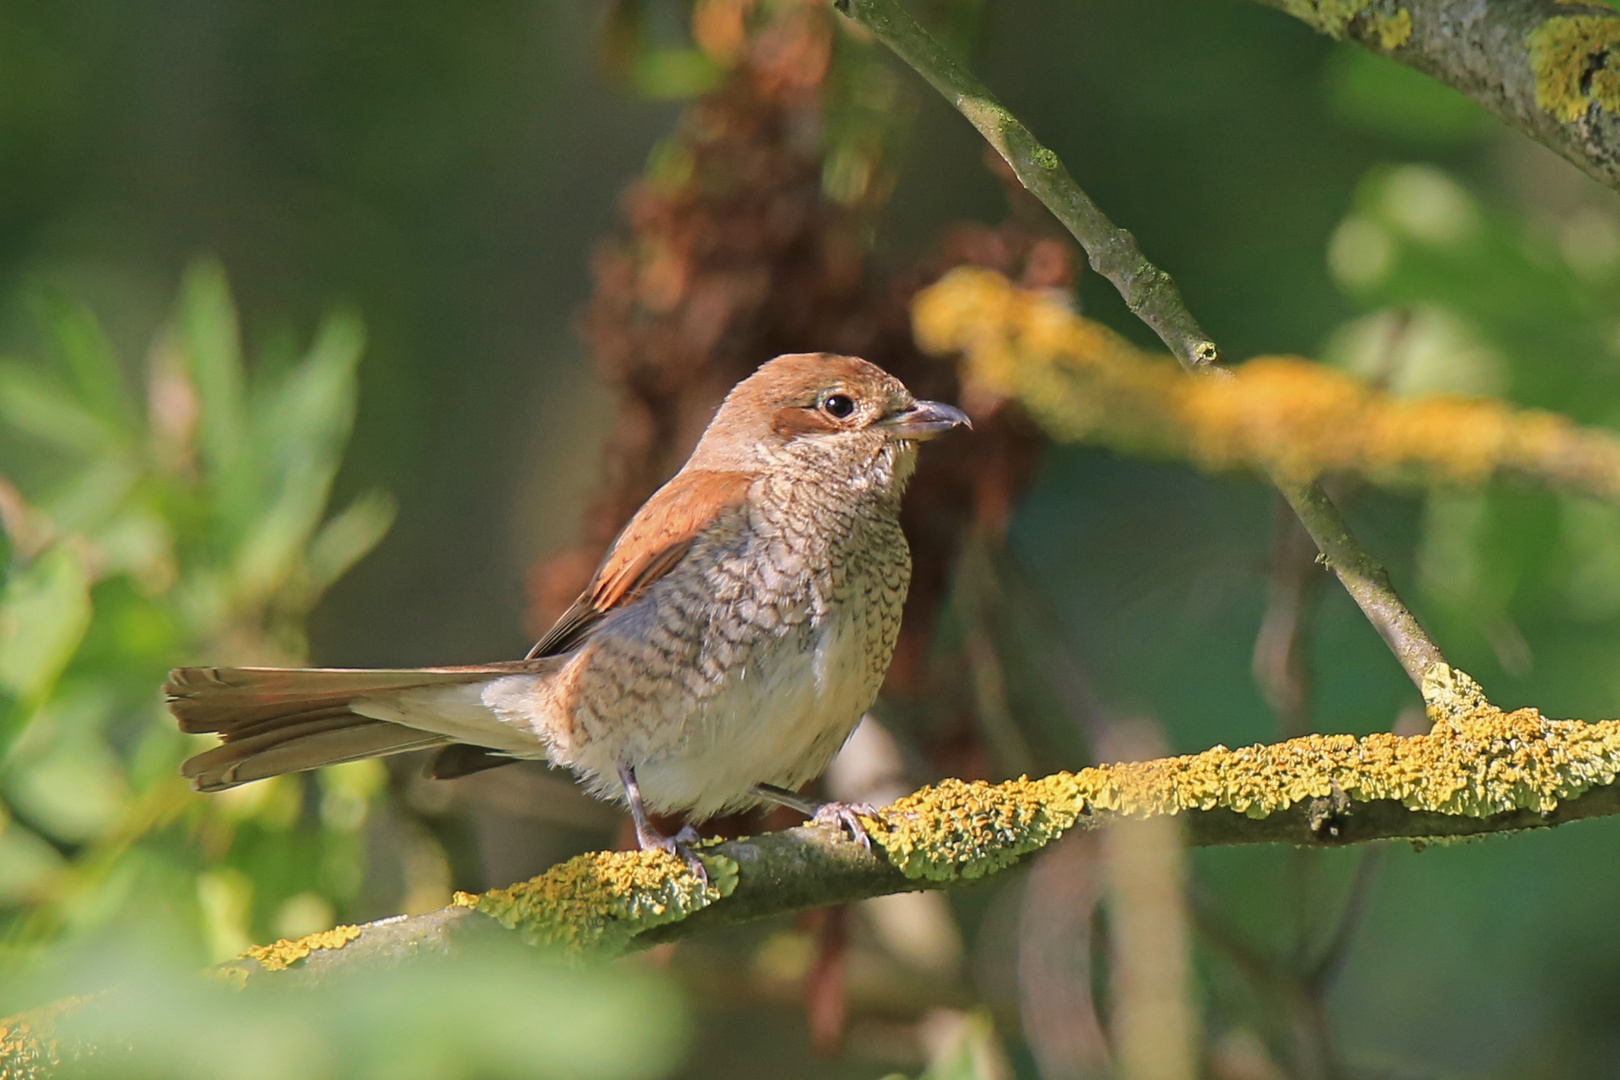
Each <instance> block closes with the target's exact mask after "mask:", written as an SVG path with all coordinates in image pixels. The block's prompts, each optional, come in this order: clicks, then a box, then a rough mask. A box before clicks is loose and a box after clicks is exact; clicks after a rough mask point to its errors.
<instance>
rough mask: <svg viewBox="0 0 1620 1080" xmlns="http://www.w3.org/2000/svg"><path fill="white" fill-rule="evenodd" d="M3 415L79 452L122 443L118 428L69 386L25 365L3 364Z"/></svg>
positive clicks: (27, 431)
mask: <svg viewBox="0 0 1620 1080" xmlns="http://www.w3.org/2000/svg"><path fill="white" fill-rule="evenodd" d="M0 417H3V418H4V419H5V421H6V423H8V424H10V425H11V426H12V427H14V428H16V429H17V430H18V431H20V432H23V433H24V434H27V435H32V436H33V437H34V438H36V439H39V440H40V441H41V442H46V443H50V444H51V445H53V446H57V447H60V448H61V449H63V450H70V451H73V452H75V453H79V454H104V453H107V452H109V451H110V450H112V449H114V448H117V447H118V446H119V445H120V443H121V436H120V432H119V431H118V429H117V428H116V427H114V426H113V425H112V424H110V423H108V422H107V421H106V420H105V419H104V418H102V417H100V416H98V415H97V414H96V413H95V412H93V411H91V410H90V409H88V408H86V407H85V406H84V404H83V403H81V402H79V401H76V400H75V399H74V397H73V394H72V392H71V391H69V390H68V388H67V387H65V386H63V385H62V384H61V383H60V382H58V381H57V380H56V379H53V378H52V377H51V376H49V375H47V374H45V373H44V372H42V371H40V370H38V369H37V368H34V367H31V366H26V365H23V364H17V363H0Z"/></svg>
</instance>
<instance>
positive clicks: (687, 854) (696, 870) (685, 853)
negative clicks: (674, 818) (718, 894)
mask: <svg viewBox="0 0 1620 1080" xmlns="http://www.w3.org/2000/svg"><path fill="white" fill-rule="evenodd" d="M636 839H637V840H639V841H640V843H641V850H643V851H662V852H664V853H666V854H669V855H674V856H676V857H678V858H680V859H683V860H685V862H686V868H687V869H688V870H690V871H691V872H692V876H693V877H695V878H697V879H698V881H700V882H702V884H703V887H704V888H705V889H707V888H708V887H709V868H708V867H706V866H704V865H703V860H702V859H700V858H699V857H698V854H697V850H696V848H697V845H698V844H699V843H700V842H701V841H702V839H703V837H702V836H701V835H700V834H699V833H698V831H697V830H696V829H694V828H692V826H690V825H683V826H681V831H680V832H678V833H676V834H675V835H674V836H663V835H661V834H659V833H657V832H653V831H652V830H650V829H649V830H648V831H647V832H646V833H644V834H641V835H639V836H637V837H636Z"/></svg>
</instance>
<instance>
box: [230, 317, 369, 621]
mask: <svg viewBox="0 0 1620 1080" xmlns="http://www.w3.org/2000/svg"><path fill="white" fill-rule="evenodd" d="M364 340H365V339H364V335H363V333H362V332H361V330H360V325H359V322H358V321H357V320H355V319H354V318H352V317H349V316H341V315H340V316H334V317H332V318H330V319H328V320H327V321H326V323H325V324H324V325H323V326H322V328H321V332H320V333H319V334H318V335H317V336H316V339H315V343H314V345H313V346H312V347H311V348H310V351H309V354H308V355H307V356H306V357H305V358H304V360H303V361H302V362H301V363H299V365H298V366H297V367H296V368H294V369H293V370H292V371H291V372H289V373H288V374H287V375H286V377H285V378H284V379H283V380H282V381H281V382H280V383H279V384H278V385H277V386H276V387H275V388H274V390H273V392H272V393H271V394H270V395H269V396H268V400H266V401H264V402H262V403H261V404H260V405H259V407H258V409H257V410H256V411H257V412H258V414H259V416H258V422H259V437H258V439H257V448H256V452H257V454H258V456H259V457H260V459H261V461H262V462H263V469H264V473H265V477H264V479H265V483H266V486H267V491H266V493H265V494H266V501H265V503H264V504H263V505H262V506H261V507H260V508H258V509H259V514H258V516H257V517H256V519H255V520H254V521H253V523H252V525H251V527H250V528H249V529H248V531H247V534H246V536H245V537H244V538H243V545H242V548H241V551H240V552H239V554H238V557H237V560H236V574H237V583H238V588H239V589H240V591H241V594H242V595H243V596H246V597H259V596H264V595H267V594H268V593H270V592H272V591H274V590H276V589H278V588H279V587H280V586H281V585H282V584H283V583H284V582H285V581H286V580H287V577H288V575H289V573H290V571H291V568H292V566H293V564H294V563H295V562H296V561H297V560H298V558H299V556H300V555H301V554H302V552H303V549H304V548H305V546H306V545H307V544H308V543H309V540H310V536H311V534H312V533H314V531H315V529H316V528H317V526H318V525H319V524H320V519H321V515H322V514H323V513H324V512H325V509H326V501H327V498H328V495H329V494H330V492H331V487H332V478H333V477H334V476H335V475H336V473H337V468H338V464H339V462H340V460H341V456H342V449H343V444H344V442H345V441H346V440H347V438H348V434H349V429H350V427H351V426H352V424H353V422H354V405H355V378H354V373H355V368H356V365H357V364H358V363H359V360H360V351H361V348H362V347H363V345H364Z"/></svg>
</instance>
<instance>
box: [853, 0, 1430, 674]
mask: <svg viewBox="0 0 1620 1080" xmlns="http://www.w3.org/2000/svg"><path fill="white" fill-rule="evenodd" d="M833 6H834V7H835V8H837V9H838V10H839V11H840V12H842V13H843V14H845V15H847V16H848V17H849V18H851V19H853V20H854V21H855V22H857V23H859V24H860V25H861V26H862V27H864V28H865V29H867V30H868V31H870V32H871V33H872V34H873V35H874V36H875V37H876V38H877V39H878V40H879V41H881V42H883V44H884V45H886V46H888V47H889V49H890V50H892V51H893V52H894V54H895V55H896V56H898V57H900V59H901V60H904V61H905V62H906V63H907V64H909V65H910V66H911V67H912V69H914V70H915V71H916V72H917V74H919V75H921V76H922V77H923V78H924V79H925V80H926V81H927V82H928V84H929V85H930V86H932V87H933V88H934V89H936V90H938V91H939V92H940V93H941V94H942V95H944V97H945V99H946V100H947V101H949V102H950V103H951V104H952V105H953V106H955V107H956V109H957V111H958V112H960V113H961V114H962V115H963V116H964V117H966V118H967V120H968V122H969V123H971V124H972V125H973V126H974V127H975V128H977V129H978V130H979V133H980V134H982V135H983V136H984V137H985V139H986V140H988V141H989V143H990V145H991V146H993V147H994V148H995V150H996V152H997V153H999V154H1000V155H1001V156H1002V157H1003V158H1004V159H1006V162H1007V164H1008V165H1009V166H1011V167H1012V170H1013V172H1014V173H1015V174H1016V175H1017V176H1018V179H1019V181H1020V182H1022V183H1023V185H1024V186H1025V187H1026V188H1028V189H1029V190H1030V193H1031V194H1033V195H1034V196H1035V197H1036V198H1038V199H1040V200H1041V202H1042V203H1044V204H1045V205H1046V207H1047V209H1049V210H1051V211H1052V213H1053V215H1054V216H1055V217H1056V218H1057V219H1058V220H1059V221H1060V222H1062V223H1063V225H1064V227H1065V228H1067V229H1068V230H1069V232H1070V233H1071V234H1073V236H1074V238H1075V239H1076V240H1078V241H1079V242H1080V246H1081V247H1082V248H1084V249H1085V251H1086V255H1087V257H1088V258H1089V259H1090V260H1091V265H1092V267H1093V268H1094V269H1095V270H1096V271H1097V272H1098V273H1099V274H1101V275H1103V277H1105V278H1107V279H1108V280H1109V281H1111V282H1113V284H1114V287H1115V288H1117V289H1118V290H1119V294H1120V296H1122V297H1124V299H1125V303H1126V306H1128V307H1129V308H1130V309H1131V312H1132V313H1133V314H1135V315H1136V317H1137V318H1139V319H1141V320H1142V321H1143V322H1144V323H1146V324H1147V325H1148V326H1149V327H1151V328H1152V330H1153V332H1154V333H1156V334H1158V335H1159V338H1160V339H1161V340H1162V341H1163V342H1164V343H1165V344H1166V345H1167V346H1169V348H1170V351H1171V352H1172V353H1173V354H1174V355H1175V356H1176V358H1177V359H1178V360H1179V361H1180V362H1181V364H1182V366H1183V367H1185V368H1186V369H1187V370H1188V371H1192V372H1201V373H1207V374H1210V375H1214V376H1218V377H1219V376H1227V377H1229V376H1228V373H1227V372H1225V371H1224V370H1223V369H1221V368H1219V367H1218V366H1217V364H1216V362H1217V361H1218V360H1219V359H1220V350H1219V349H1218V348H1217V347H1216V345H1215V343H1214V342H1213V341H1212V340H1210V338H1209V336H1208V335H1206V334H1205V333H1204V332H1203V330H1202V329H1200V328H1199V326H1198V322H1197V320H1196V319H1194V318H1193V316H1192V313H1191V312H1189V311H1188V310H1187V306H1186V304H1185V303H1183V302H1182V299H1181V293H1180V292H1179V291H1178V290H1177V289H1176V285H1175V282H1173V281H1172V280H1171V279H1170V275H1169V274H1167V273H1165V272H1164V271H1163V270H1161V269H1159V268H1158V267H1157V266H1155V265H1153V263H1151V262H1149V261H1148V260H1147V258H1146V256H1144V255H1143V254H1142V251H1141V249H1140V248H1139V247H1137V244H1136V240H1135V238H1134V237H1132V236H1131V234H1130V233H1128V232H1126V231H1125V230H1124V229H1121V228H1120V227H1119V226H1117V225H1115V224H1114V223H1113V222H1112V221H1110V220H1109V219H1108V217H1107V216H1106V215H1105V214H1103V212H1102V211H1101V210H1099V209H1098V208H1097V204H1096V203H1094V202H1092V201H1091V197H1090V196H1088V195H1087V194H1086V193H1085V191H1083V190H1082V189H1081V187H1080V185H1079V184H1078V183H1076V182H1075V179H1074V177H1073V176H1071V175H1070V174H1069V170H1068V169H1067V168H1065V167H1064V165H1063V162H1062V161H1061V160H1060V159H1059V158H1058V156H1057V154H1055V153H1054V152H1053V151H1052V150H1051V149H1050V148H1048V147H1046V146H1044V145H1042V144H1041V142H1040V141H1039V140H1037V139H1036V138H1035V136H1034V135H1033V134H1031V132H1030V130H1029V129H1028V128H1026V127H1025V126H1024V125H1023V123H1021V122H1020V121H1019V120H1018V118H1017V117H1016V116H1014V115H1013V114H1012V113H1011V112H1009V111H1008V109H1007V107H1006V106H1004V105H1003V104H1001V102H1000V101H998V100H997V99H996V96H995V95H994V94H992V93H991V92H990V90H989V88H987V87H986V86H985V85H984V84H983V83H981V82H979V80H978V79H976V78H974V77H973V76H972V75H971V74H969V73H968V72H967V70H966V69H964V68H963V67H962V66H961V65H960V64H959V63H957V62H956V60H954V59H953V58H952V57H951V55H950V54H949V53H947V52H946V51H945V49H944V48H943V47H941V46H940V44H939V43H938V42H937V41H935V40H934V39H933V37H932V36H930V35H929V33H928V31H926V30H924V29H923V27H922V26H921V24H919V23H918V22H917V20H916V19H914V18H912V17H911V15H910V14H909V13H907V12H906V10H905V9H904V8H902V7H901V6H900V5H899V3H898V2H897V0H833ZM1278 489H1279V490H1280V491H1281V492H1282V493H1283V497H1284V498H1285V499H1287V500H1288V505H1289V506H1291V507H1292V508H1293V510H1294V513H1295V514H1297V515H1298V516H1299V520H1300V522H1301V523H1302V524H1304V526H1305V528H1306V531H1308V532H1309V533H1310V534H1311V538H1312V539H1313V540H1315V541H1316V546H1317V548H1318V549H1319V550H1320V551H1321V552H1322V555H1323V558H1324V559H1325V560H1326V562H1327V565H1328V567H1329V568H1330V569H1331V570H1332V571H1333V573H1334V574H1335V575H1336V576H1337V577H1338V579H1339V581H1340V582H1341V583H1343V585H1344V587H1345V590H1346V591H1347V592H1349V593H1350V596H1351V597H1352V598H1353V599H1354V600H1355V602H1356V604H1357V605H1358V606H1359V607H1360V608H1361V610H1362V612H1363V613H1364V614H1365V615H1366V616H1367V619H1368V620H1369V621H1370V622H1371V623H1372V624H1373V626H1374V627H1375V628H1376V629H1377V630H1378V633H1379V634H1380V635H1381V636H1382V637H1383V639H1384V640H1385V642H1387V643H1388V645H1389V647H1390V649H1391V650H1392V651H1393V652H1394V653H1395V657H1396V659H1397V660H1399V661H1400V664H1401V667H1402V668H1404V669H1405V671H1406V674H1407V676H1408V677H1409V678H1411V680H1412V682H1413V683H1414V684H1415V685H1416V686H1417V687H1418V688H1419V689H1420V690H1421V689H1422V687H1423V677H1424V675H1425V674H1426V673H1427V672H1428V671H1429V670H1430V669H1431V668H1432V667H1434V665H1436V664H1440V663H1444V657H1443V656H1442V655H1441V653H1440V649H1439V647H1438V646H1436V645H1435V643H1434V642H1433V641H1432V640H1431V639H1430V638H1429V636H1428V634H1427V633H1426V632H1425V631H1424V630H1423V627H1422V626H1420V625H1419V624H1418V621H1417V618H1416V617H1415V616H1414V615H1413V614H1412V612H1411V611H1410V610H1409V609H1408V608H1407V607H1406V605H1405V604H1404V603H1403V602H1402V601H1401V598H1400V597H1399V596H1398V595H1396V593H1395V590H1394V588H1393V587H1392V586H1391V585H1390V582H1389V573H1388V572H1387V571H1386V570H1385V569H1384V567H1383V566H1382V565H1381V564H1379V562H1378V560H1376V559H1374V558H1373V557H1372V555H1371V554H1370V553H1369V552H1368V551H1367V550H1366V549H1365V548H1363V547H1362V546H1361V544H1360V543H1359V542H1358V541H1357V540H1356V539H1355V537H1354V536H1352V535H1351V533H1350V530H1349V527H1348V526H1346V524H1345V521H1344V517H1343V515H1341V514H1340V513H1339V509H1338V507H1336V506H1334V505H1333V502H1332V500H1330V499H1329V498H1328V497H1327V496H1326V495H1325V494H1323V492H1322V489H1321V488H1320V487H1319V486H1317V485H1315V484H1311V485H1309V486H1301V485H1298V484H1292V483H1286V482H1278Z"/></svg>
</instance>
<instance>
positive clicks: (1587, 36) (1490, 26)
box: [1260, 0, 1620, 189]
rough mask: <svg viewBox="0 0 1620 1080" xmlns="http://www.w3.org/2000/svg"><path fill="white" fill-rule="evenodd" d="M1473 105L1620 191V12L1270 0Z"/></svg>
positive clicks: (1549, 5)
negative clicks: (1433, 81)
mask: <svg viewBox="0 0 1620 1080" xmlns="http://www.w3.org/2000/svg"><path fill="white" fill-rule="evenodd" d="M1260 2H1261V3H1264V4H1266V5H1268V6H1270V7H1275V8H1278V9H1280V10H1282V11H1285V12H1287V13H1288V14H1290V15H1293V16H1294V17H1295V18H1297V19H1300V20H1302V21H1303V22H1305V23H1307V24H1309V25H1310V26H1312V27H1313V28H1315V29H1316V30H1318V31H1320V32H1321V33H1324V34H1328V35H1331V36H1333V37H1336V38H1346V39H1348V40H1351V41H1355V42H1357V43H1359V44H1361V45H1363V46H1365V47H1367V48H1368V49H1371V50H1372V51H1374V52H1376V53H1379V54H1380V55H1383V56H1388V57H1390V58H1391V59H1394V60H1397V61H1399V62H1400V63H1402V64H1405V65H1406V66H1407V67H1410V68H1415V69H1416V70H1418V71H1421V72H1423V73H1424V74H1425V75H1429V76H1432V77H1433V78H1435V79H1438V80H1439V81H1441V82H1443V83H1445V84H1446V85H1447V86H1450V87H1452V88H1454V89H1456V90H1458V91H1460V92H1462V93H1463V94H1464V95H1466V96H1467V97H1469V98H1471V99H1473V100H1474V101H1475V102H1477V103H1478V104H1479V105H1481V106H1483V107H1484V108H1485V109H1486V110H1487V111H1489V112H1491V113H1493V114H1494V115H1495V116H1496V117H1497V118H1498V119H1500V120H1502V121H1503V122H1504V123H1507V124H1508V125H1510V126H1512V127H1514V128H1517V129H1518V130H1520V131H1522V132H1523V133H1524V134H1526V135H1528V136H1530V137H1531V138H1532V139H1535V140H1536V141H1537V142H1539V143H1542V144H1544V145H1546V146H1548V147H1551V148H1552V149H1553V150H1555V151H1557V152H1558V153H1559V154H1561V155H1563V156H1564V157H1565V158H1567V159H1569V160H1570V161H1571V162H1573V163H1575V164H1576V165H1577V166H1579V167H1580V168H1581V169H1582V170H1584V171H1585V172H1587V173H1588V174H1590V175H1591V176H1593V177H1595V178H1596V179H1598V180H1600V181H1602V182H1603V183H1604V184H1607V185H1608V186H1609V187H1612V188H1616V189H1620V14H1617V13H1616V12H1615V11H1614V10H1613V9H1612V8H1609V7H1606V6H1604V5H1603V4H1600V3H1591V4H1583V3H1579V2H1569V0H1489V2H1480V3H1467V4H1462V3H1457V2H1456V0H1260Z"/></svg>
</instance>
